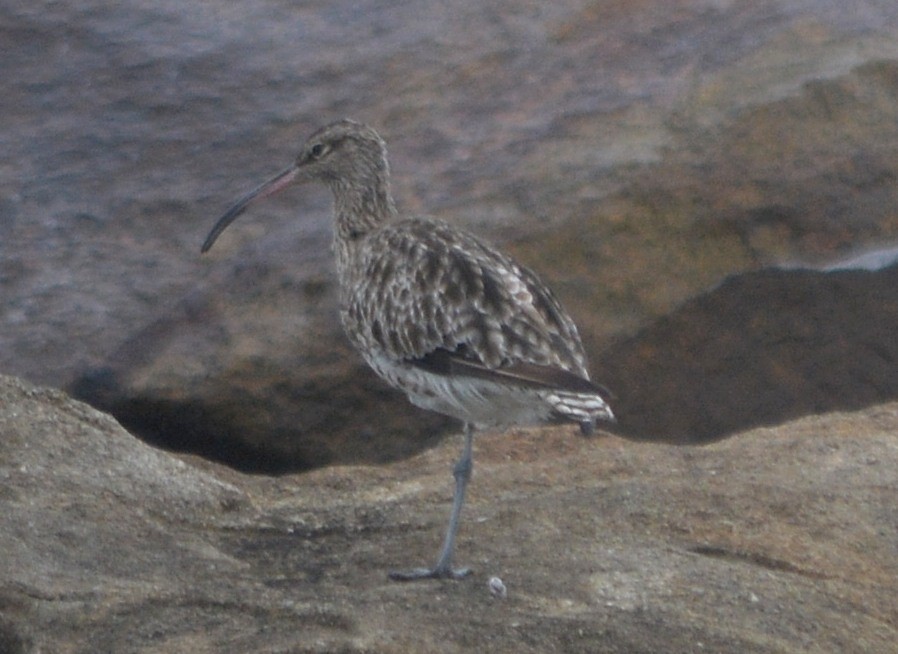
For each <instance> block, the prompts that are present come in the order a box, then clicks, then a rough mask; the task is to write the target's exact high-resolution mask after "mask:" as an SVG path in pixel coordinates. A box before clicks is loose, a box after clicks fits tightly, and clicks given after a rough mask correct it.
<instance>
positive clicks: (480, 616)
mask: <svg viewBox="0 0 898 654" xmlns="http://www.w3.org/2000/svg"><path fill="white" fill-rule="evenodd" d="M575 431H576V430H573V429H572V430H563V429H558V430H550V429H546V430H533V431H512V432H508V433H505V434H485V435H483V436H482V437H481V438H479V439H478V441H477V443H476V445H475V473H474V480H473V483H472V486H471V489H470V491H471V492H470V496H469V504H468V505H467V506H466V507H465V515H464V517H463V524H462V529H461V533H460V540H459V543H458V554H457V556H458V559H459V561H460V562H463V563H466V564H470V565H472V566H473V567H474V569H475V572H474V574H473V576H472V577H471V578H469V579H467V580H465V581H462V582H427V583H415V584H397V583H394V582H389V581H388V580H387V578H386V571H387V570H388V569H391V568H394V567H402V566H407V565H413V564H419V563H424V562H427V561H429V560H430V559H431V557H432V556H433V555H434V553H435V550H436V547H437V545H438V542H439V539H440V537H441V535H442V530H443V527H444V520H445V519H446V515H447V512H448V508H449V502H450V497H451V492H452V491H451V487H452V480H451V475H450V468H451V465H452V461H453V459H454V458H455V457H456V456H457V453H458V452H457V451H456V450H457V448H458V443H444V444H442V445H439V446H438V447H436V448H434V449H431V450H429V451H427V452H426V453H423V454H421V455H419V456H417V457H414V458H412V459H409V460H406V461H403V462H399V463H393V464H389V465H382V466H334V467H327V468H322V469H318V470H316V471H312V472H309V473H305V474H300V475H289V476H283V477H263V476H253V475H244V474H241V473H238V472H235V471H233V470H231V469H228V468H225V467H222V466H218V465H214V464H211V463H208V462H206V461H203V460H201V459H198V458H195V457H183V456H182V457H175V456H174V455H171V454H168V453H166V452H164V451H160V450H156V449H154V448H152V447H150V446H148V445H146V444H145V443H143V442H142V441H140V440H139V439H137V438H134V437H132V436H131V435H129V434H128V433H127V432H125V431H124V430H123V429H122V428H121V427H120V426H119V425H118V424H117V423H116V422H115V421H114V420H113V419H111V418H110V417H108V416H106V415H103V414H101V413H99V412H97V411H95V410H93V409H91V408H89V407H87V406H86V405H84V404H81V403H78V402H75V401H72V400H70V399H68V398H67V397H66V396H65V395H63V394H62V393H60V392H58V391H54V390H47V389H41V388H35V387H33V386H31V385H29V384H27V383H25V382H22V381H19V380H17V379H14V378H10V377H0V433H2V434H3V447H2V448H0V551H2V552H3V555H4V558H3V560H4V565H3V566H0V643H2V644H3V645H4V646H5V647H6V648H7V649H6V651H12V652H23V653H28V654H31V653H35V654H36V653H37V652H50V651H52V652H58V651H66V652H92V653H93V652H117V653H119V652H124V653H127V652H139V651H166V652H188V651H189V652H203V651H209V652H213V651H218V652H220V651H227V652H234V653H240V652H259V651H304V652H305V651H308V652H331V651H344V652H363V651H367V652H370V651H378V652H457V651H465V650H469V649H472V648H473V649H479V648H481V647H482V645H483V643H484V642H489V643H490V646H491V647H494V648H495V649H496V650H498V651H517V652H546V651H591V652H622V651H627V652H638V651H642V652H649V651H665V652H673V653H676V652H694V651H696V650H705V651H739V652H756V653H761V652H771V653H772V652H790V651H796V652H797V651H807V650H808V649H819V650H821V651H840V652H870V651H883V652H885V651H889V649H890V648H891V647H892V646H893V644H894V642H895V641H896V638H898V627H896V625H895V621H894V607H895V606H896V603H898V590H896V587H895V584H894V583H893V580H894V579H895V578H896V575H898V563H896V559H895V556H894V543H895V541H896V538H898V531H896V525H898V512H896V506H895V502H894V489H895V487H896V485H898V440H896V439H898V436H896V434H898V405H896V404H894V403H893V404H887V405H881V406H876V407H870V408H868V409H865V410H863V411H861V412H856V413H833V414H828V415H822V416H815V417H808V418H804V419H801V420H798V421H795V422H791V423H787V424H784V425H781V426H779V427H776V428H772V429H758V430H755V431H751V432H745V433H741V434H738V435H736V436H734V437H733V438H731V439H728V440H726V441H724V442H721V443H716V444H713V445H708V446H703V447H694V448H693V447H676V446H670V445H659V444H652V443H634V442H628V441H624V440H621V439H618V438H616V437H613V436H607V437H599V438H590V439H587V438H582V437H580V436H578V435H577V434H576V433H574V432H575ZM493 577H500V578H501V579H502V581H503V584H504V585H505V587H506V591H507V595H506V597H505V598H504V599H499V598H497V597H495V596H494V595H493V593H491V592H490V588H489V583H488V582H489V580H490V579H491V578H493Z"/></svg>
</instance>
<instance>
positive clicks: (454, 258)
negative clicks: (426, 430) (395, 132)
mask: <svg viewBox="0 0 898 654" xmlns="http://www.w3.org/2000/svg"><path fill="white" fill-rule="evenodd" d="M310 181H318V182H323V183H324V184H326V185H327V186H328V187H330V190H331V191H332V193H333V198H334V250H335V254H336V261H337V275H338V278H339V282H340V303H341V311H340V315H341V319H342V322H343V327H344V329H345V331H346V334H347V336H348V337H349V339H350V340H351V341H352V343H353V345H355V347H356V348H357V349H358V351H359V352H360V353H361V354H362V356H363V357H364V359H365V361H367V363H368V364H369V365H370V366H371V367H372V368H373V369H374V371H375V372H376V373H377V374H378V375H379V376H380V377H381V378H383V379H384V380H385V381H386V382H387V383H388V384H390V385H392V386H394V387H396V388H398V389H400V390H402V391H404V392H405V393H406V394H407V395H408V398H409V400H410V401H411V402H412V403H413V404H416V405H417V406H420V407H423V408H425V409H430V410H432V411H438V412H440V413H443V414H446V415H449V416H453V417H455V418H458V419H460V420H461V421H462V422H463V423H464V425H465V441H464V448H463V450H462V454H461V457H460V458H459V460H458V462H457V463H456V464H455V467H454V468H453V476H454V477H455V494H454V497H453V502H452V511H451V513H450V517H449V525H448V528H447V530H446V536H445V539H444V541H443V546H442V548H441V550H440V552H439V555H438V557H437V562H436V565H434V566H433V567H432V568H415V569H413V570H411V571H403V572H391V573H390V577H391V578H392V579H395V580H400V581H408V580H413V579H426V578H450V579H458V578H461V577H464V576H466V575H467V574H469V573H470V570H469V569H467V568H459V569H456V568H453V567H452V556H453V548H454V544H455V535H456V532H457V530H458V523H459V517H460V515H461V509H462V504H463V503H464V498H465V489H466V488H467V485H468V480H469V479H470V477H471V471H472V468H473V456H472V446H473V436H474V431H475V429H480V428H490V427H493V428H495V427H508V426H512V425H529V424H539V423H550V422H573V423H577V424H579V425H580V428H581V431H582V432H583V433H584V434H588V433H591V432H592V431H593V429H594V428H595V425H596V422H597V421H599V420H606V421H613V420H614V415H613V413H612V411H611V408H610V407H609V405H608V401H607V398H608V392H607V391H606V390H605V389H604V388H603V387H601V386H599V385H597V384H594V383H592V382H591V381H590V380H589V373H588V372H587V369H586V355H585V352H584V349H583V345H582V343H581V342H580V336H579V335H578V333H577V327H576V326H575V325H574V322H573V321H572V320H571V318H570V317H569V316H568V314H567V313H566V312H565V310H564V309H563V308H562V306H561V304H559V302H558V300H556V299H555V296H554V295H552V293H551V292H550V291H549V289H548V288H546V286H544V285H543V283H542V282H541V281H540V280H539V279H538V278H537V277H536V275H535V274H534V273H533V272H531V271H530V270H528V269H527V268H525V267H523V266H521V265H518V264H517V263H515V262H514V261H513V260H512V259H511V258H510V257H508V256H507V255H505V254H503V253H502V252H500V251H498V250H497V249H495V248H493V247H492V246H490V245H488V244H486V243H485V242H484V241H482V240H480V239H479V238H477V237H475V236H473V235H471V234H469V233H467V232H465V231H462V230H460V229H457V228H455V227H453V226H451V225H449V224H448V223H445V222H442V221H439V220H433V219H429V218H420V217H415V218H403V217H401V216H400V215H399V212H398V211H397V210H396V205H395V204H394V202H393V196H392V194H391V192H390V168H389V164H388V162H387V149H386V144H385V143H384V141H383V139H382V138H381V137H380V136H379V135H378V134H377V132H376V131H374V130H373V129H372V128H371V127H368V126H367V125H363V124H361V123H357V122H355V121H351V120H340V121H337V122H335V123H332V124H330V125H327V126H325V127H322V128H321V129H319V130H318V131H316V132H315V133H314V134H312V135H311V136H310V137H309V138H308V140H307V141H306V142H305V145H303V148H302V150H301V152H300V153H299V156H298V157H297V158H296V160H295V161H294V162H293V164H292V165H290V166H289V167H288V168H286V169H285V170H283V171H281V172H280V173H278V174H277V175H275V176H274V177H272V178H271V179H269V180H268V181H267V182H265V183H264V184H262V185H261V186H259V187H257V188H256V189H254V190H252V191H250V192H249V193H247V194H246V195H244V196H243V197H242V198H240V199H239V200H238V201H237V202H236V204H234V206H232V207H231V208H230V209H229V210H228V211H227V212H226V213H225V214H224V215H223V216H222V217H221V218H220V219H219V220H218V222H217V223H215V226H214V227H213V228H212V231H211V232H209V236H208V237H207V238H206V241H205V243H203V247H202V252H206V251H207V250H209V248H211V247H212V244H213V243H214V242H215V240H216V239H217V238H218V236H219V235H220V234H221V233H222V232H223V231H224V230H225V228H227V226H228V225H230V224H231V223H232V222H233V221H234V220H235V219H236V218H237V217H238V216H239V215H240V214H241V213H243V211H244V210H245V209H246V208H247V207H248V206H249V205H250V204H251V203H253V202H255V201H257V200H260V199H262V198H265V197H268V196H271V195H273V194H275V193H278V192H280V191H282V190H284V189H285V188H288V187H289V186H291V185H294V184H298V183H302V182H310Z"/></svg>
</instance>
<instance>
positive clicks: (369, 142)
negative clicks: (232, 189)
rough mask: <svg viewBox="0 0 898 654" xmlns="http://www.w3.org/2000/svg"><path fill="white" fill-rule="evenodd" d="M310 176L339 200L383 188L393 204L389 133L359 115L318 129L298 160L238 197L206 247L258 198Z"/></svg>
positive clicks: (211, 233)
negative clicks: (385, 138) (386, 139)
mask: <svg viewBox="0 0 898 654" xmlns="http://www.w3.org/2000/svg"><path fill="white" fill-rule="evenodd" d="M309 181H320V182H323V183H325V184H327V185H328V186H330V187H331V189H332V190H333V192H334V195H335V197H337V198H338V200H339V199H340V198H344V197H365V196H367V195H370V193H371V192H372V190H378V189H382V190H383V192H384V194H385V197H386V199H387V201H388V204H389V205H390V206H392V200H391V199H390V198H389V164H388V163H387V147H386V144H385V143H384V141H383V139H382V138H381V137H380V136H379V135H378V133H377V132H375V131H374V130H373V129H372V128H371V127H368V126H367V125H364V124H362V123H358V122H356V121H354V120H348V119H344V120H339V121H337V122H335V123H331V124H330V125H326V126H325V127H322V128H321V129H319V130H317V131H316V132H315V133H314V134H312V135H311V136H310V137H309V138H308V139H307V140H306V142H305V144H304V145H303V147H302V150H301V151H300V153H299V155H298V156H297V157H296V160H295V161H294V163H293V165H291V166H290V167H288V168H286V169H284V170H282V171H281V172H280V173H278V174H277V175H275V176H274V177H272V178H271V179H269V180H268V181H266V182H265V183H263V184H262V185H260V186H258V187H257V188H255V189H253V190H252V191H250V192H249V193H247V194H246V195H244V196H243V197H242V198H240V199H239V200H237V202H236V203H235V204H234V206H232V207H231V208H230V209H228V211H227V212H226V213H225V214H224V215H223V216H222V217H221V218H219V219H218V222H217V223H215V226H214V227H212V230H211V231H210V232H209V235H208V236H207V237H206V240H205V242H204V243H203V247H202V252H206V251H208V250H209V248H211V247H212V244H213V243H215V241H216V239H217V238H218V237H219V236H220V235H221V233H222V232H223V231H224V230H225V229H226V228H227V227H228V225H230V224H231V223H232V222H234V220H236V219H237V217H238V216H240V214H242V213H243V212H244V211H246V209H247V208H248V207H249V205H251V204H252V203H254V202H256V201H257V200H261V199H263V198H267V197H269V196H272V195H275V194H276V193H280V192H281V191H283V190H284V189H286V188H289V187H290V186H293V185H295V184H301V183H303V182H309Z"/></svg>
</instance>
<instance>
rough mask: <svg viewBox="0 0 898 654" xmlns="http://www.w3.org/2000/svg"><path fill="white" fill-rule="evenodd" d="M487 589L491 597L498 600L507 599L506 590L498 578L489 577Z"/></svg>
mask: <svg viewBox="0 0 898 654" xmlns="http://www.w3.org/2000/svg"><path fill="white" fill-rule="evenodd" d="M489 588H490V593H491V594H492V595H493V597H498V598H499V599H505V598H506V597H508V589H507V588H506V587H505V584H503V583H502V580H501V579H499V577H490V581H489Z"/></svg>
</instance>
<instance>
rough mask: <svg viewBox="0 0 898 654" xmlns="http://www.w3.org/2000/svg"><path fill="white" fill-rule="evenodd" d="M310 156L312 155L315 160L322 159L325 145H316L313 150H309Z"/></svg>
mask: <svg viewBox="0 0 898 654" xmlns="http://www.w3.org/2000/svg"><path fill="white" fill-rule="evenodd" d="M309 154H311V155H312V157H313V158H314V159H317V158H318V157H320V156H321V155H323V154H324V144H323V143H316V144H315V145H313V146H312V149H311V150H309Z"/></svg>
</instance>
